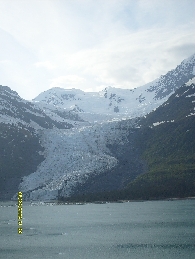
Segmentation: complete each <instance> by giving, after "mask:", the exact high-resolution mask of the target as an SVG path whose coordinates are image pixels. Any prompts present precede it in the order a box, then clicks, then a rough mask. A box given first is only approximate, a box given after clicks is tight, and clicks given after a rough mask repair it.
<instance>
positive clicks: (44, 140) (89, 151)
mask: <svg viewBox="0 0 195 259" xmlns="http://www.w3.org/2000/svg"><path fill="white" fill-rule="evenodd" d="M194 66H195V55H193V56H191V57H190V58H188V59H186V60H184V61H183V62H182V63H181V64H180V65H179V66H177V67H176V69H174V70H172V71H170V72H168V73H167V74H166V75H163V76H161V77H160V78H158V79H157V80H155V81H153V82H151V83H148V84H147V85H144V86H141V87H138V88H136V89H133V90H124V89H117V88H113V87H108V88H106V89H104V90H103V91H101V92H99V93H85V92H83V91H81V90H78V89H71V90H65V89H61V88H53V89H50V90H48V91H46V92H43V93H41V94H40V95H39V96H38V97H36V98H35V99H34V100H33V101H32V102H28V101H25V100H23V99H22V98H20V97H19V95H18V94H17V93H16V92H14V91H12V90H11V89H10V88H9V87H3V86H1V87H0V128H1V135H0V140H2V141H1V143H2V148H3V150H4V151H5V152H4V154H6V155H5V156H6V159H7V160H2V161H0V162H1V163H2V165H5V163H4V161H6V163H7V164H9V163H11V161H12V160H13V157H16V158H17V159H16V160H17V161H25V159H26V154H29V157H30V159H32V161H34V162H33V163H34V164H33V166H29V164H30V162H29V163H27V165H25V166H24V165H23V163H21V164H22V165H23V167H25V169H24V171H23V172H21V169H20V172H18V173H17V174H18V175H17V177H16V175H14V166H12V168H11V169H9V170H10V172H11V176H10V177H12V178H10V179H12V181H13V182H15V183H16V184H17V187H18V190H20V191H22V192H23V195H24V198H25V199H27V200H29V199H32V200H50V199H57V198H58V196H59V194H60V195H61V196H63V197H67V196H70V195H72V194H73V193H74V192H75V190H76V189H77V187H78V186H79V185H83V184H84V183H85V182H86V181H87V179H90V177H91V176H97V177H98V175H102V174H106V175H111V174H112V172H113V174H115V176H116V175H117V170H118V169H116V170H115V168H123V167H121V166H120V165H121V163H123V162H124V161H123V158H122V157H121V156H120V155H117V154H116V153H115V152H114V151H113V150H112V151H111V149H110V148H109V147H111V146H112V147H114V146H115V147H116V150H118V151H117V152H120V150H123V147H124V146H125V145H126V146H127V142H128V135H129V131H130V128H134V129H136V128H138V127H139V125H138V120H137V118H136V117H139V116H143V115H146V114H147V113H149V112H151V111H152V110H153V109H155V108H157V107H159V106H160V105H161V104H162V103H164V102H165V101H167V99H168V98H169V96H170V95H171V94H173V93H174V92H175V90H176V89H178V88H179V87H181V85H183V84H184V83H187V82H188V84H190V82H189V80H190V79H191V78H192V77H193V74H194ZM127 118H130V119H131V120H127ZM5 132H8V133H5ZM19 133H20V138H19V137H18V136H19V135H18V134H19ZM8 140H9V141H8ZM32 140H33V141H34V142H33V141H32ZM8 142H9V143H10V144H9V145H7V144H6V143H8ZM22 143H23V144H24V143H25V145H26V146H25V149H24V150H23V146H22V145H23V144H22ZM33 143H34V144H33ZM35 143H36V145H35ZM12 144H13V145H12ZM28 145H29V150H31V152H30V153H28V152H27V151H28ZM131 145H132V147H131ZM15 147H17V148H16V149H15ZM11 149H13V152H12V153H13V154H12V158H11V157H8V156H9V155H8V153H9V152H10V150H11ZM18 150H19V152H18ZM128 152H130V154H131V155H132V160H130V162H127V165H126V167H128V170H126V173H125V174H124V175H123V178H124V179H123V183H126V182H127V180H128V179H130V178H131V179H133V178H135V177H136V176H137V175H138V174H140V173H143V168H144V165H143V164H142V162H141V161H139V159H141V158H139V154H136V150H134V148H133V142H131V143H129V147H128ZM121 153H122V152H121ZM33 154H36V159H34V156H33ZM134 154H135V156H134ZM3 159H4V158H3ZM33 159H34V160H33ZM133 159H134V162H135V161H136V165H135V166H131V165H130V163H133ZM14 161H15V160H14ZM121 161H123V162H121ZM137 165H139V166H137ZM2 168H3V167H2ZM21 168H22V167H21ZM126 169H127V168H126ZM115 171H116V172H115ZM135 171H136V173H135ZM1 175H2V177H1V178H2V179H4V181H6V186H7V187H6V188H7V189H6V191H7V192H10V188H12V187H13V185H12V187H9V179H8V178H6V168H4V169H2V171H1ZM109 177H110V176H109ZM16 178H17V181H16V180H14V179H16ZM5 179H6V180H5ZM109 179H110V178H109ZM117 179H118V181H119V182H120V180H119V178H117ZM16 184H15V185H14V188H12V189H14V190H15V192H16ZM2 186H3V185H2ZM104 186H106V185H105V184H104ZM121 186H123V184H122V185H121ZM0 187H1V186H0ZM2 188H4V186H3V187H2ZM105 188H106V187H105ZM3 191H4V192H5V189H4V190H3ZM3 191H1V190H0V194H1V193H2V192H3ZM10 193H12V192H10ZM12 195H13V194H12ZM7 197H9V196H7ZM15 197H16V196H15Z"/></svg>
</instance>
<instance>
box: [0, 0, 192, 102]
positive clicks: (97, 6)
mask: <svg viewBox="0 0 195 259" xmlns="http://www.w3.org/2000/svg"><path fill="white" fill-rule="evenodd" d="M194 10H195V1H194V0H0V85H4V86H9V87H10V88H11V89H12V90H14V91H17V92H18V94H19V95H20V96H21V97H22V98H24V99H26V100H31V99H33V98H35V97H36V96H37V95H38V94H39V93H41V92H43V91H46V90H48V89H50V88H52V87H61V88H65V89H72V88H77V89H81V90H83V91H87V92H96V91H101V90H102V89H104V88H105V87H107V86H112V87H116V88H124V89H132V88H135V87H138V86H141V85H144V84H146V83H148V82H151V81H153V80H155V79H156V78H158V77H159V76H160V75H162V74H166V73H167V72H168V71H169V70H171V69H174V68H175V67H176V66H177V65H178V64H180V63H181V61H182V60H184V59H185V58H188V57H189V56H191V55H192V54H194V53H195V16H194Z"/></svg>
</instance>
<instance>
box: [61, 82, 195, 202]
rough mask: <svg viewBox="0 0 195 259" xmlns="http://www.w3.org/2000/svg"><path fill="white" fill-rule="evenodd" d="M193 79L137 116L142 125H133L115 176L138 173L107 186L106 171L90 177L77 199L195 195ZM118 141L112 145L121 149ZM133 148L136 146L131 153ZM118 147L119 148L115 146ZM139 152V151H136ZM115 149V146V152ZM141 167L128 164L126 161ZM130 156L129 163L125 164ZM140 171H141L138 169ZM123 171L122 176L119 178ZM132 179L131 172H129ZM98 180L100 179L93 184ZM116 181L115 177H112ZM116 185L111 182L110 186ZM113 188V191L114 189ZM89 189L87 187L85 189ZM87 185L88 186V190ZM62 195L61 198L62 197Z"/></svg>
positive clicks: (194, 105)
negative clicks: (151, 108) (124, 182)
mask: <svg viewBox="0 0 195 259" xmlns="http://www.w3.org/2000/svg"><path fill="white" fill-rule="evenodd" d="M194 115H195V80H194V79H193V80H190V81H189V83H187V84H184V85H183V86H182V87H181V88H179V89H178V90H177V91H176V92H175V93H174V94H173V95H172V96H171V97H170V98H169V99H168V100H167V102H165V103H164V104H163V105H161V106H160V107H158V108H157V109H156V110H155V111H153V112H152V113H150V114H148V115H147V116H145V117H144V118H140V119H139V120H138V121H137V124H138V125H139V127H137V128H134V129H130V131H129V135H128V142H127V144H126V145H125V146H123V147H122V152H121V157H122V159H120V160H119V161H120V166H118V167H117V169H118V171H117V174H116V173H115V174H114V175H113V176H114V177H115V178H116V181H118V182H120V183H121V175H125V174H126V175H128V176H129V177H130V176H131V175H132V173H131V171H132V170H133V171H134V175H136V173H138V171H139V173H138V174H139V175H138V176H137V177H135V178H134V179H133V180H131V179H129V180H130V181H129V183H128V184H127V185H126V186H125V187H124V186H120V185H118V187H117V188H116V186H114V187H115V188H109V189H108V188H107V189H104V190H102V188H99V189H98V188H96V191H97V192H95V191H91V190H93V189H94V188H93V187H94V186H97V185H98V183H99V185H101V183H102V186H105V176H103V177H102V178H98V179H97V177H96V179H94V177H91V179H88V185H87V186H90V188H88V189H87V186H86V184H85V188H80V192H78V193H77V194H76V195H75V196H74V197H72V198H71V199H70V200H73V201H76V200H77V201H80V200H82V201H83V200H84V201H97V200H120V199H161V198H169V197H189V196H194V195H195V138H194V136H195V116H194ZM117 148H118V149H119V148H120V145H118V146H117V147H116V146H113V147H110V149H111V150H117ZM130 150H134V152H133V156H132V152H131V151H130ZM117 151H118V150H117ZM135 151H136V152H135ZM113 152H114V151H113ZM135 154H137V155H136V157H137V158H138V157H139V161H140V163H141V165H142V166H141V167H140V168H139V169H138V170H137V169H136V168H135V167H134V168H132V167H125V165H126V164H128V162H129V163H130V164H131V165H132V164H133V163H132V162H133V161H134V163H136V164H137V167H138V163H137V161H138V160H137V159H136V158H135ZM125 159H126V163H125ZM140 173H141V174H140ZM117 175H118V176H120V181H119V179H118V178H117ZM126 179H128V177H126ZM94 180H96V183H94ZM111 182H112V184H113V181H111ZM112 187H113V186H112ZM113 189H115V191H114V190H113ZM84 190H85V191H84ZM86 190H87V191H86ZM62 200H63V198H62Z"/></svg>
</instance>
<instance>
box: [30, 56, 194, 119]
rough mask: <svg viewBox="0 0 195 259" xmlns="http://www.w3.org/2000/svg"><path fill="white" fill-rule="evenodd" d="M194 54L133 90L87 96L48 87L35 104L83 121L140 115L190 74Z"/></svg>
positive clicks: (173, 89) (95, 93) (181, 83)
mask: <svg viewBox="0 0 195 259" xmlns="http://www.w3.org/2000/svg"><path fill="white" fill-rule="evenodd" d="M194 65H195V54H194V55H192V56H191V57H189V58H188V59H185V60H184V61H183V62H182V63H181V64H180V65H179V66H177V67H176V68H175V69H173V70H171V71H169V72H168V73H167V74H166V75H162V76H161V77H160V78H158V79H156V80H155V81H153V82H151V83H148V84H146V85H144V86H141V87H138V88H135V89H133V90H125V89H119V88H114V87H107V88H105V89H104V90H103V91H101V92H93V93H87V92H83V91H81V90H78V89H69V90H67V89H62V88H52V89H50V90H47V91H45V92H43V93H41V94H40V95H38V96H37V97H36V98H35V99H34V101H36V104H37V105H43V104H45V107H47V106H46V104H47V105H48V104H49V105H53V107H56V108H57V109H58V108H64V109H68V110H72V111H75V112H78V113H79V116H80V117H82V118H83V119H84V120H87V121H91V122H94V121H106V120H108V119H112V118H119V119H121V118H133V117H138V116H143V115H145V114H147V113H149V112H151V111H152V110H153V109H155V108H157V107H158V106H159V105H161V104H162V103H163V102H165V101H166V100H167V99H168V97H169V96H170V95H171V94H172V93H174V91H175V90H176V89H178V88H179V87H180V86H181V85H183V84H184V83H186V82H187V81H188V80H189V79H190V78H192V76H193V74H194Z"/></svg>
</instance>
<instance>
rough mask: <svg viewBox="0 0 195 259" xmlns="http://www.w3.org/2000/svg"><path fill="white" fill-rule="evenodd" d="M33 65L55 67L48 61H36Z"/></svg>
mask: <svg viewBox="0 0 195 259" xmlns="http://www.w3.org/2000/svg"><path fill="white" fill-rule="evenodd" d="M35 66H36V67H38V68H39V67H43V68H46V69H48V70H52V69H54V68H55V65H54V64H52V63H51V62H50V61H42V62H36V63H35Z"/></svg>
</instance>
